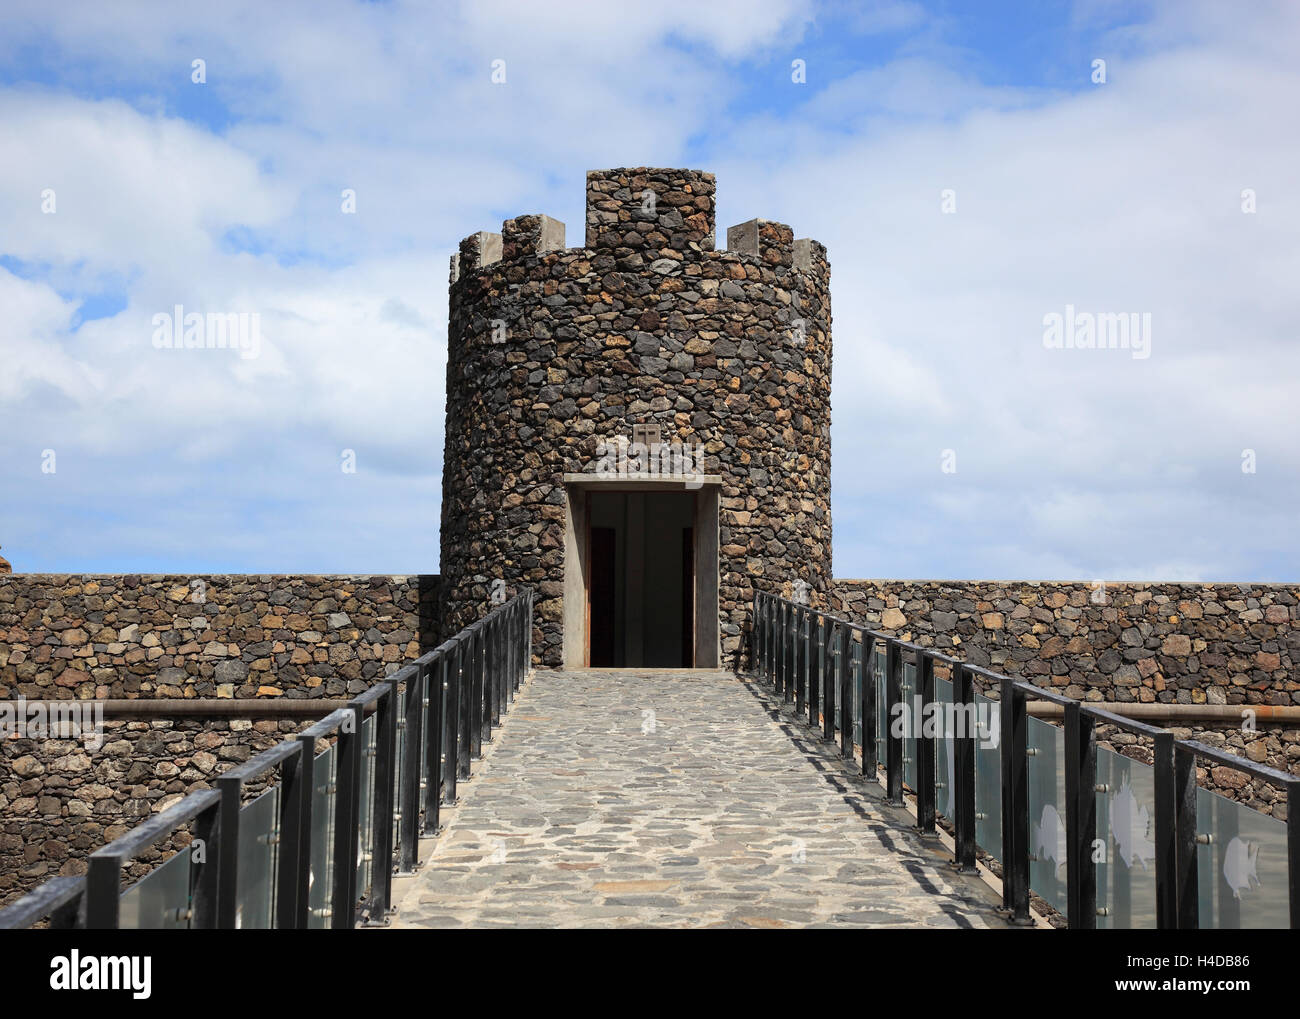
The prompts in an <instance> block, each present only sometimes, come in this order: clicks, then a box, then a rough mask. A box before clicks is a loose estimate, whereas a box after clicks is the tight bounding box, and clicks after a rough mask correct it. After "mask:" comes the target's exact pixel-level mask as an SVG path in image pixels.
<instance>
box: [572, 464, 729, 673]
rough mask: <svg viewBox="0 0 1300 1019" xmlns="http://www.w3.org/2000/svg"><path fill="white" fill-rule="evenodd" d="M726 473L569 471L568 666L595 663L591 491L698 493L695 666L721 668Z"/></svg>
mask: <svg viewBox="0 0 1300 1019" xmlns="http://www.w3.org/2000/svg"><path fill="white" fill-rule="evenodd" d="M721 485H722V478H721V477H719V476H717V475H703V476H697V479H696V480H695V481H693V482H690V483H687V482H684V481H682V480H667V479H664V478H660V477H642V476H637V475H626V476H622V477H613V478H603V477H594V476H592V475H588V474H566V475H564V491H565V510H566V512H565V523H564V595H563V603H564V609H563V612H564V619H563V634H564V641H563V660H564V667H565V668H566V669H583V668H590V663H591V657H590V656H591V640H590V633H591V618H590V592H591V546H590V534H591V529H590V526H589V521H590V519H591V512H590V506H591V500H590V499H589V498H588V496H589V494H590V493H591V492H684V491H693V492H694V493H695V527H694V532H695V628H694V629H695V648H694V660H695V666H694V667H695V668H696V669H716V668H718V667H719V665H720V663H721V661H722V651H721V646H720V640H719V638H720V634H721V626H720V625H719V624H720V617H719V592H718V588H719V580H720V575H719V571H720V564H719V562H718V552H719V535H718V517H719V499H720V495H721Z"/></svg>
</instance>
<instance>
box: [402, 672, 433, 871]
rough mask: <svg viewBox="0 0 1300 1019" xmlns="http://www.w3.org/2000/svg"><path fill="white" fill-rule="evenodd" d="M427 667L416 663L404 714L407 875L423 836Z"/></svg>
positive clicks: (408, 683) (404, 864)
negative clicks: (423, 766) (421, 792)
mask: <svg viewBox="0 0 1300 1019" xmlns="http://www.w3.org/2000/svg"><path fill="white" fill-rule="evenodd" d="M426 678H427V671H426V669H425V666H423V665H418V664H417V665H416V667H415V671H414V672H413V673H412V674H411V675H410V676H409V677H408V678H407V680H406V710H405V711H404V712H403V714H402V718H403V722H404V724H405V732H404V733H403V737H402V758H403V760H402V789H401V796H402V802H401V805H400V807H399V808H398V809H399V810H401V812H402V826H401V828H400V829H398V831H399V834H400V836H401V840H402V844H401V845H400V846H399V847H398V854H399V856H398V868H399V869H400V870H401V871H402V872H403V873H406V874H409V873H410V872H411V871H413V870H415V863H416V857H417V856H418V855H419V838H420V775H421V774H422V773H423V768H422V767H421V766H422V764H423V763H424V753H423V751H424V715H425V710H424V689H425V681H426Z"/></svg>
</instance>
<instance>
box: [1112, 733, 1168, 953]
mask: <svg viewBox="0 0 1300 1019" xmlns="http://www.w3.org/2000/svg"><path fill="white" fill-rule="evenodd" d="M1097 782H1098V784H1099V785H1104V786H1105V787H1106V788H1105V791H1104V792H1099V793H1098V794H1097V838H1098V839H1100V840H1101V842H1102V845H1103V846H1104V847H1105V854H1104V858H1103V859H1101V860H1099V861H1098V863H1097V908H1098V910H1104V912H1103V913H1101V914H1100V915H1099V916H1098V917H1097V926H1098V927H1099V928H1114V929H1124V928H1129V927H1136V928H1154V927H1155V925H1156V842H1155V839H1156V808H1155V802H1156V796H1155V772H1154V771H1153V769H1152V768H1151V767H1150V765H1146V764H1143V763H1142V762H1140V761H1134V760H1131V759H1130V758H1127V757H1124V756H1123V755H1121V754H1117V753H1114V752H1112V751H1110V750H1107V749H1106V748H1105V747H1098V748H1097Z"/></svg>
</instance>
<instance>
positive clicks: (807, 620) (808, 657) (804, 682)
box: [797, 606, 813, 715]
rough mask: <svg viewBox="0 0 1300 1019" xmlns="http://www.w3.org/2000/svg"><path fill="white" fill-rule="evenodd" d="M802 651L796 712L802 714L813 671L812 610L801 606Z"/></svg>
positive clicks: (807, 698)
mask: <svg viewBox="0 0 1300 1019" xmlns="http://www.w3.org/2000/svg"><path fill="white" fill-rule="evenodd" d="M800 637H801V638H802V639H801V643H802V646H803V647H802V651H801V654H800V658H802V662H801V663H800V697H798V704H797V708H798V712H800V714H801V715H802V714H803V707H805V704H807V701H809V682H810V681H811V672H813V610H811V608H809V607H806V606H805V608H803V630H802V633H801V634H800Z"/></svg>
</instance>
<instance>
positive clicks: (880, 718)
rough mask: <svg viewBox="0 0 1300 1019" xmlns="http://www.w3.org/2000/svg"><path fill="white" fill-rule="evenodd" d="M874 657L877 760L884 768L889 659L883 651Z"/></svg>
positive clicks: (887, 724)
mask: <svg viewBox="0 0 1300 1019" xmlns="http://www.w3.org/2000/svg"><path fill="white" fill-rule="evenodd" d="M873 657H874V658H875V675H876V760H877V761H878V762H879V763H880V764H881V765H882V766H883V765H884V764H885V732H886V730H887V729H888V726H889V719H888V714H889V713H888V712H887V711H885V697H886V691H885V663H886V661H887V658H886V655H885V652H884V651H883V650H881V651H877V652H876V654H875V655H874V656H873Z"/></svg>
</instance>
